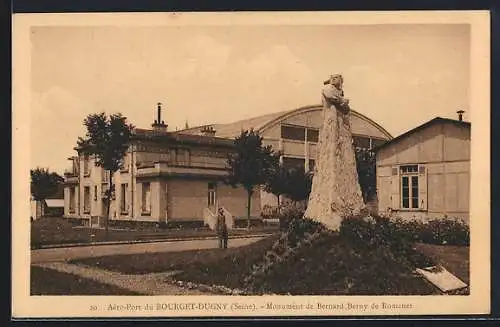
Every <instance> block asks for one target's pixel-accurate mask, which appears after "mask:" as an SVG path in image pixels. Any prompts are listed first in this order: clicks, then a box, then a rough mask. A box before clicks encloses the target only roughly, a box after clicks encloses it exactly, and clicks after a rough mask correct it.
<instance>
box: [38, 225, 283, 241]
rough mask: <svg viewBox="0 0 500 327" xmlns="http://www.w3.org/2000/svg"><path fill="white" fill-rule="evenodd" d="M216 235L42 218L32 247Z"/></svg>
mask: <svg viewBox="0 0 500 327" xmlns="http://www.w3.org/2000/svg"><path fill="white" fill-rule="evenodd" d="M276 229H277V228H276V227H272V226H270V227H253V228H252V229H250V230H244V229H235V230H230V231H229V236H230V237H231V236H238V235H248V234H255V233H263V232H270V231H274V230H276ZM209 236H215V231H212V230H209V229H183V230H177V229H167V230H161V229H159V230H156V231H134V230H111V229H110V230H108V235H107V236H106V232H105V231H104V230H103V229H92V228H74V226H73V225H72V224H71V223H70V222H68V221H66V220H64V218H42V219H39V220H36V221H34V222H33V223H32V224H31V247H32V248H39V247H40V246H41V245H54V244H70V243H90V242H102V241H144V240H153V239H171V238H190V237H209Z"/></svg>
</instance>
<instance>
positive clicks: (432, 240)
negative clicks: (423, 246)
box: [418, 218, 470, 245]
mask: <svg viewBox="0 0 500 327" xmlns="http://www.w3.org/2000/svg"><path fill="white" fill-rule="evenodd" d="M419 227H420V229H419V230H418V235H419V237H418V240H419V241H420V242H422V243H429V244H443V245H444V244H447V245H469V244H470V229H469V226H468V225H467V224H466V223H464V222H463V221H461V220H459V219H447V218H444V219H433V220H430V221H429V222H427V223H422V224H420V226H419Z"/></svg>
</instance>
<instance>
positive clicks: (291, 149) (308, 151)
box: [180, 105, 392, 207]
mask: <svg viewBox="0 0 500 327" xmlns="http://www.w3.org/2000/svg"><path fill="white" fill-rule="evenodd" d="M322 125H323V106H322V105H311V106H305V107H301V108H298V109H293V110H287V111H282V112H277V113H272V114H269V115H264V116H259V117H254V118H250V119H246V120H241V121H237V122H234V123H230V124H213V125H203V126H197V127H192V128H188V129H185V130H182V131H180V133H184V134H186V133H189V134H194V135H203V133H204V132H203V130H204V129H206V128H212V129H213V130H215V131H216V135H217V136H219V137H224V138H235V137H237V136H238V135H240V134H241V131H244V130H249V129H251V128H253V129H254V130H255V131H257V132H258V133H259V134H260V135H261V136H262V137H263V142H264V144H265V145H271V146H272V147H273V149H274V150H276V151H280V152H281V154H282V156H281V157H280V161H281V163H282V164H283V165H284V167H286V168H298V167H300V168H303V169H305V170H306V171H313V170H314V165H315V161H316V154H317V142H318V139H319V131H320V129H321V126H322ZM351 130H352V133H353V141H354V145H355V147H357V148H361V149H373V148H375V147H377V146H380V145H382V144H384V143H385V142H387V141H388V140H390V139H392V136H391V134H389V132H387V131H386V130H385V129H384V128H383V127H382V126H380V125H379V124H377V123H376V122H374V121H373V120H371V119H370V118H368V117H367V116H365V115H363V114H361V113H359V112H357V111H355V110H352V111H351ZM260 203H261V205H262V206H263V207H264V206H266V205H267V206H271V207H273V206H276V205H277V199H276V197H275V196H274V195H272V194H269V193H266V192H264V191H261V199H260Z"/></svg>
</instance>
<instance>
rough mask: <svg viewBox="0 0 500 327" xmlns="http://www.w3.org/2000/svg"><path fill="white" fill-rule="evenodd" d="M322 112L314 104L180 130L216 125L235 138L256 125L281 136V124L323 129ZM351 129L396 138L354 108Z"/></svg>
mask: <svg viewBox="0 0 500 327" xmlns="http://www.w3.org/2000/svg"><path fill="white" fill-rule="evenodd" d="M322 113H323V106H322V105H313V106H306V107H301V108H298V109H293V110H287V111H280V112H276V113H272V114H268V115H264V116H258V117H254V118H250V119H245V120H240V121H237V122H234V123H229V124H209V125H202V126H196V127H191V128H187V129H183V130H180V131H178V133H182V134H195V135H201V134H202V131H201V130H202V128H204V127H212V128H213V129H214V130H215V131H216V134H215V136H217V137H226V138H234V137H236V136H238V135H239V134H240V133H241V131H242V130H249V129H251V128H253V129H254V130H256V131H258V132H259V133H260V134H261V135H262V136H263V137H264V138H266V137H279V136H277V135H275V132H277V128H274V127H279V126H280V124H289V125H297V126H307V127H311V128H318V129H319V128H320V127H321V125H322V122H323V117H322ZM351 129H352V133H353V134H355V135H362V136H368V137H372V138H380V139H384V140H390V139H392V135H391V134H389V132H387V131H386V130H385V129H384V128H383V127H382V126H380V125H379V124H377V123H376V122H374V121H373V120H371V119H370V118H368V117H366V116H365V115H363V114H360V113H359V112H357V111H355V110H351Z"/></svg>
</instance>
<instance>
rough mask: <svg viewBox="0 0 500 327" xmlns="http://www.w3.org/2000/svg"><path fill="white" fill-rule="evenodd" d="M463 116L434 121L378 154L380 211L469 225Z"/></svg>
mask: <svg viewBox="0 0 500 327" xmlns="http://www.w3.org/2000/svg"><path fill="white" fill-rule="evenodd" d="M461 113H463V112H461ZM461 113H460V112H459V119H458V120H454V119H448V118H441V117H436V118H434V119H432V120H430V121H428V122H426V123H424V124H422V125H420V126H418V127H416V128H414V129H412V130H409V131H407V132H406V133H403V134H401V135H399V136H398V137H396V138H394V139H392V140H391V141H389V142H387V143H385V144H383V145H382V146H380V147H378V148H377V149H376V161H377V170H376V171H377V196H378V210H379V212H392V213H396V215H397V216H398V217H402V218H406V219H414V218H417V219H422V220H427V219H431V218H443V217H449V218H458V219H461V220H463V221H466V222H468V220H469V201H470V151H471V148H470V136H471V134H470V133H471V131H470V128H471V124H470V123H469V122H465V121H463V120H462V114H461Z"/></svg>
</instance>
